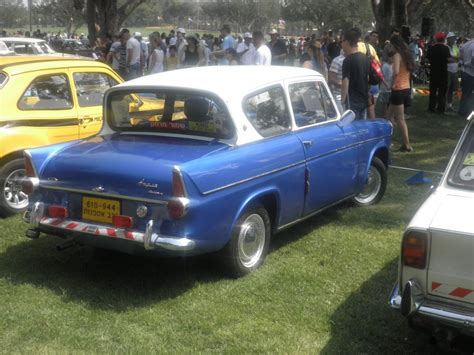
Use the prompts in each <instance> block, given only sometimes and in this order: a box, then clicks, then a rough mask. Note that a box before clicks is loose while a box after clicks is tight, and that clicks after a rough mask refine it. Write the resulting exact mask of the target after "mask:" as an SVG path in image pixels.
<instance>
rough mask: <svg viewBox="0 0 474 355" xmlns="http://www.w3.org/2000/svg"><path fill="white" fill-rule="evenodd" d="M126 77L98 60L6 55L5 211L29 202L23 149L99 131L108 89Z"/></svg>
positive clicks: (1, 210)
mask: <svg viewBox="0 0 474 355" xmlns="http://www.w3.org/2000/svg"><path fill="white" fill-rule="evenodd" d="M122 81H123V80H122V79H121V78H120V77H119V76H118V75H117V74H116V73H115V72H114V71H113V70H112V69H111V68H110V67H108V66H107V65H105V64H102V63H99V62H95V61H92V60H82V59H77V58H63V57H52V56H4V57H3V56H2V57H0V216H6V215H11V214H13V213H15V212H19V211H22V210H24V209H25V208H26V207H27V205H28V196H27V195H26V194H24V193H23V192H21V180H22V178H23V176H24V171H25V169H24V165H23V151H24V150H25V149H27V148H34V147H39V146H44V145H48V144H54V143H61V142H65V141H69V140H74V139H79V138H85V137H88V136H91V135H93V134H96V133H97V132H98V131H99V130H100V128H101V127H102V98H103V94H104V92H105V91H106V90H107V89H108V88H110V87H111V86H114V85H116V84H117V83H121V82H122Z"/></svg>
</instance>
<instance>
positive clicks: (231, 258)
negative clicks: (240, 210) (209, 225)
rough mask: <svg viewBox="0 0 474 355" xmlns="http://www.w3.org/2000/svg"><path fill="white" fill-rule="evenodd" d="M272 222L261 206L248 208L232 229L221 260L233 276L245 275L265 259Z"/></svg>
mask: <svg viewBox="0 0 474 355" xmlns="http://www.w3.org/2000/svg"><path fill="white" fill-rule="evenodd" d="M270 236H271V223H270V217H269V216H268V212H267V210H266V209H265V208H264V207H263V206H261V205H258V206H255V207H253V208H249V209H247V211H246V212H245V213H244V214H243V215H242V216H240V218H239V219H238V221H237V223H236V224H235V225H234V227H233V230H232V238H231V240H230V241H229V243H228V244H227V245H226V246H225V248H224V249H223V250H222V252H221V261H222V262H223V263H224V266H225V269H226V271H227V273H228V274H229V275H230V276H231V277H241V276H245V275H247V274H249V273H251V272H253V271H255V270H257V269H258V268H259V267H260V266H261V265H262V264H263V262H264V261H265V257H266V256H267V253H268V247H269V245H270Z"/></svg>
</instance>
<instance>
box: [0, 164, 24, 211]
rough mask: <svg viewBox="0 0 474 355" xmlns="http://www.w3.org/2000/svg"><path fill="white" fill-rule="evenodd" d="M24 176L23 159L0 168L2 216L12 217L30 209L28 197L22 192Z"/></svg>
mask: <svg viewBox="0 0 474 355" xmlns="http://www.w3.org/2000/svg"><path fill="white" fill-rule="evenodd" d="M24 176H25V163H24V161H23V159H15V160H12V161H9V162H8V163H6V164H5V165H3V166H2V167H0V190H1V192H0V216H2V217H7V216H11V215H14V214H16V213H18V212H21V211H23V210H25V208H26V207H28V196H27V195H26V194H25V193H24V192H22V191H21V180H22V179H23V177H24Z"/></svg>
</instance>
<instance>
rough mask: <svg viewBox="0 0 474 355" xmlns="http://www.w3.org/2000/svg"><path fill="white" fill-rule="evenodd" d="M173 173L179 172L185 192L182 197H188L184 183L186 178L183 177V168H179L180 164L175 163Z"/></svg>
mask: <svg viewBox="0 0 474 355" xmlns="http://www.w3.org/2000/svg"><path fill="white" fill-rule="evenodd" d="M173 173H176V174H178V176H179V180H180V182H181V186H182V187H183V192H184V196H181V197H186V198H187V197H188V191H187V190H186V185H185V184H184V179H183V173H182V172H181V169H180V168H179V166H177V165H175V166H173Z"/></svg>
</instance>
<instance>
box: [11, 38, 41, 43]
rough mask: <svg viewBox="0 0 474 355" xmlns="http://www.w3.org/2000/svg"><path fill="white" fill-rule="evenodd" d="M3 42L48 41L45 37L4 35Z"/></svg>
mask: <svg viewBox="0 0 474 355" xmlns="http://www.w3.org/2000/svg"><path fill="white" fill-rule="evenodd" d="M2 41H3V42H16V43H39V42H46V41H45V40H44V39H39V38H27V37H2Z"/></svg>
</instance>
